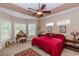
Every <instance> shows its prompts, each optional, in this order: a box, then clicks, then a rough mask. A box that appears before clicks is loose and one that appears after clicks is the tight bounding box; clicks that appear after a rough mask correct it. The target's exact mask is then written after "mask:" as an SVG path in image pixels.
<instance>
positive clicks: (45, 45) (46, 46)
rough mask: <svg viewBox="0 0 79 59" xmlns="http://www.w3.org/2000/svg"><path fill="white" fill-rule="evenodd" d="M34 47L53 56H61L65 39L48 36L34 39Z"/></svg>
mask: <svg viewBox="0 0 79 59" xmlns="http://www.w3.org/2000/svg"><path fill="white" fill-rule="evenodd" d="M32 45H36V46H38V47H40V48H42V49H43V50H44V51H46V52H48V53H50V54H51V55H52V56H60V55H61V53H62V50H63V48H64V39H63V38H53V37H48V36H40V37H36V38H33V40H32Z"/></svg>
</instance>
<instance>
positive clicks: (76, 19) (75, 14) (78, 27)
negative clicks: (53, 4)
mask: <svg viewBox="0 0 79 59" xmlns="http://www.w3.org/2000/svg"><path fill="white" fill-rule="evenodd" d="M66 19H70V24H69V25H67V26H66V33H65V34H64V35H65V36H66V38H68V39H72V35H71V34H70V33H71V32H73V31H78V32H79V7H76V8H73V9H70V10H67V11H64V12H63V13H59V14H56V15H52V16H50V17H46V18H42V20H41V25H40V28H41V31H46V26H45V23H47V22H54V23H55V24H54V26H53V29H52V31H53V32H54V33H59V26H57V25H56V22H57V21H59V20H66Z"/></svg>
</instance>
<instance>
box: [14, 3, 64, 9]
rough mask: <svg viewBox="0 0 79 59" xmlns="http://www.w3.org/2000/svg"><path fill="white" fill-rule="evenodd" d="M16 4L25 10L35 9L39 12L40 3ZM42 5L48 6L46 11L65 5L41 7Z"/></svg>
mask: <svg viewBox="0 0 79 59" xmlns="http://www.w3.org/2000/svg"><path fill="white" fill-rule="evenodd" d="M14 4H15V5H17V6H20V7H22V8H25V9H28V8H33V9H36V10H37V9H38V8H39V3H14ZM42 4H45V5H46V8H45V10H51V9H54V8H56V7H59V6H61V5H63V4H64V3H40V6H42Z"/></svg>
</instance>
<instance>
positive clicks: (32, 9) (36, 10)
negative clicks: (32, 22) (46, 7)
mask: <svg viewBox="0 0 79 59" xmlns="http://www.w3.org/2000/svg"><path fill="white" fill-rule="evenodd" d="M28 9H30V10H33V11H37V10H35V9H32V8H28Z"/></svg>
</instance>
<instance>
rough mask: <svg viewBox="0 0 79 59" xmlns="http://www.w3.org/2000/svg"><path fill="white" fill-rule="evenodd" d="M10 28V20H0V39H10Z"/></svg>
mask: <svg viewBox="0 0 79 59" xmlns="http://www.w3.org/2000/svg"><path fill="white" fill-rule="evenodd" d="M11 29H12V26H11V22H9V21H7V20H1V21H0V31H1V34H0V35H1V41H4V40H9V39H11V33H12V31H11Z"/></svg>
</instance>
